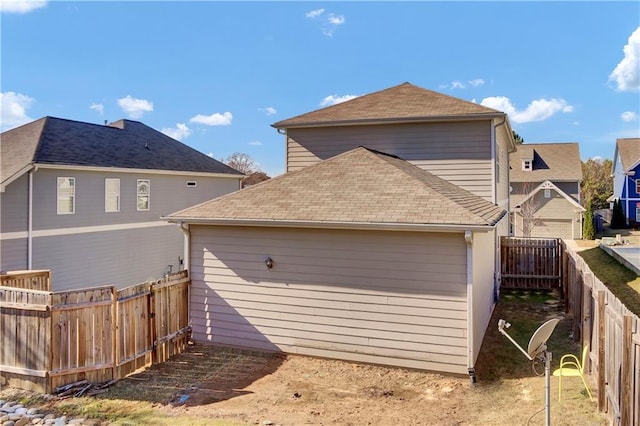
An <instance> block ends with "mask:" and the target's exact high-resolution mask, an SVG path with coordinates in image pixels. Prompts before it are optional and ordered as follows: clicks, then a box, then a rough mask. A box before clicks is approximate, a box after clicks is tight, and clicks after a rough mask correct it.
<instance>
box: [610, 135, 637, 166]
mask: <svg viewBox="0 0 640 426" xmlns="http://www.w3.org/2000/svg"><path fill="white" fill-rule="evenodd" d="M616 153H617V154H618V155H619V156H620V162H621V163H622V168H623V170H622V171H625V172H626V171H629V170H631V169H633V168H634V167H635V166H637V165H638V164H640V138H625V139H618V140H616ZM614 161H615V156H614Z"/></svg>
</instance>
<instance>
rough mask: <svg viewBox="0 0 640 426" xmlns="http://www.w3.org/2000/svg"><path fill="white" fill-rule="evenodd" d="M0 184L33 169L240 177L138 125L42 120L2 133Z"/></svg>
mask: <svg viewBox="0 0 640 426" xmlns="http://www.w3.org/2000/svg"><path fill="white" fill-rule="evenodd" d="M0 156H1V163H0V164H1V166H2V171H1V182H2V184H3V185H6V184H7V183H8V181H9V180H13V179H15V178H17V177H19V175H21V174H22V173H24V172H25V171H26V170H28V168H29V167H30V166H31V165H32V164H40V165H45V164H49V165H63V166H80V167H114V168H127V169H143V170H165V171H184V172H197V173H214V174H228V175H236V176H237V177H238V178H240V177H242V176H243V175H242V174H241V173H240V172H238V171H237V170H235V169H233V168H231V167H229V166H227V165H225V164H223V163H221V162H219V161H217V160H214V159H213V158H211V157H209V156H207V155H205V154H203V153H201V152H199V151H196V150H195V149H193V148H190V147H189V146H187V145H185V144H183V143H181V142H179V141H177V140H175V139H172V138H170V137H169V136H167V135H165V134H163V133H161V132H159V131H157V130H154V129H152V128H151V127H149V126H146V125H144V124H142V123H140V122H138V121H131V120H120V121H117V122H115V123H112V124H110V125H108V126H107V125H98V124H91V123H83V122H80V121H73V120H66V119H62V118H55V117H44V118H41V119H39V120H36V121H33V122H31V123H28V124H25V125H23V126H20V127H17V128H15V129H12V130H8V131H6V132H4V133H2V135H1V138H0Z"/></svg>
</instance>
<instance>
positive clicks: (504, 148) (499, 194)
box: [496, 126, 509, 235]
mask: <svg viewBox="0 0 640 426" xmlns="http://www.w3.org/2000/svg"><path fill="white" fill-rule="evenodd" d="M508 137H509V136H508V135H507V131H506V127H505V126H500V127H498V131H497V135H496V162H497V163H496V204H497V205H498V206H500V207H502V208H503V209H505V210H509V140H508ZM504 235H507V234H504Z"/></svg>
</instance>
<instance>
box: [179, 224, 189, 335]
mask: <svg viewBox="0 0 640 426" xmlns="http://www.w3.org/2000/svg"><path fill="white" fill-rule="evenodd" d="M176 225H177V226H178V228H180V230H181V231H182V233H183V234H184V246H183V249H182V251H183V254H182V256H183V259H182V261H183V262H184V267H185V269H187V270H188V273H189V279H191V263H190V262H191V256H190V248H191V232H190V230H189V224H185V223H183V222H177V223H176ZM191 288H192V287H191V286H189V290H188V292H189V297H188V298H187V299H188V300H187V316H188V318H189V327H191V329H192V330H193V323H192V321H191Z"/></svg>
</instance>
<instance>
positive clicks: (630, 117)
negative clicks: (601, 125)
mask: <svg viewBox="0 0 640 426" xmlns="http://www.w3.org/2000/svg"><path fill="white" fill-rule="evenodd" d="M620 118H622V121H626V122H631V121H636V120H637V119H638V114H636V113H635V112H633V111H625V112H623V113H622V114H620Z"/></svg>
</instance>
